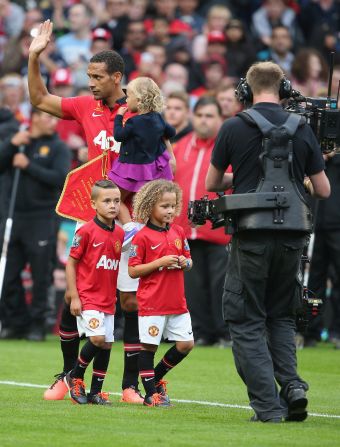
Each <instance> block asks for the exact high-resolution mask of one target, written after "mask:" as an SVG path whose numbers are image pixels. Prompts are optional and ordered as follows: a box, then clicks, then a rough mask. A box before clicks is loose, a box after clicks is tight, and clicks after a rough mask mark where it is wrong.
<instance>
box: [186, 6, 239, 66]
mask: <svg viewBox="0 0 340 447" xmlns="http://www.w3.org/2000/svg"><path fill="white" fill-rule="evenodd" d="M230 19H231V12H230V9H229V8H227V7H226V6H224V5H214V6H212V7H211V8H210V9H209V11H208V14H207V20H206V23H205V24H204V26H203V31H202V33H201V34H199V35H198V36H196V37H194V39H193V42H192V55H193V58H194V59H195V61H197V62H203V60H204V59H205V57H206V53H207V46H208V34H209V33H211V32H212V31H219V32H220V33H224V31H225V28H226V26H227V24H228V23H229V20H230Z"/></svg>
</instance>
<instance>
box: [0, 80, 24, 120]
mask: <svg viewBox="0 0 340 447" xmlns="http://www.w3.org/2000/svg"><path fill="white" fill-rule="evenodd" d="M0 97H1V102H2V105H3V107H7V108H8V109H9V110H10V111H11V112H12V113H13V115H14V116H15V118H16V119H17V120H18V121H19V123H28V122H29V118H30V110H31V106H30V103H29V101H28V99H27V97H26V94H25V84H24V80H23V78H22V77H21V76H20V75H19V74H17V73H9V74H7V75H6V76H4V77H3V78H1V79H0Z"/></svg>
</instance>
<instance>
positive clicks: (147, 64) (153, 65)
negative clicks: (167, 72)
mask: <svg viewBox="0 0 340 447" xmlns="http://www.w3.org/2000/svg"><path fill="white" fill-rule="evenodd" d="M140 76H145V77H149V78H151V79H152V80H154V81H155V82H156V84H158V85H161V84H162V82H163V69H162V66H161V65H159V64H158V63H157V62H156V59H155V56H154V55H153V54H152V53H149V52H147V51H144V52H143V53H142V54H141V56H140V61H139V63H138V65H137V70H134V71H133V72H132V73H130V76H129V79H128V80H129V81H132V80H133V79H136V78H137V77H140Z"/></svg>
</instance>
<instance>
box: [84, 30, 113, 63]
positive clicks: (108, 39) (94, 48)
mask: <svg viewBox="0 0 340 447" xmlns="http://www.w3.org/2000/svg"><path fill="white" fill-rule="evenodd" d="M112 48H113V42H112V34H111V33H110V31H109V30H107V29H105V28H95V29H94V30H92V33H91V48H90V53H91V57H92V56H93V55H94V54H96V53H99V52H100V51H105V50H112Z"/></svg>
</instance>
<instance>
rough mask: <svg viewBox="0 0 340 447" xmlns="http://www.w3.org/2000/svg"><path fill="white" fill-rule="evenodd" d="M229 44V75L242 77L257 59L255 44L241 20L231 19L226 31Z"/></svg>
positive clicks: (227, 43)
mask: <svg viewBox="0 0 340 447" xmlns="http://www.w3.org/2000/svg"><path fill="white" fill-rule="evenodd" d="M225 36H226V45H227V61H228V67H227V75H228V77H229V78H231V79H232V78H234V79H235V78H236V79H238V78H240V77H243V76H244V75H245V74H246V71H247V70H248V68H249V67H250V65H251V64H252V63H253V62H255V60H256V51H255V46H254V44H253V42H252V41H251V39H250V38H249V37H248V33H247V30H246V29H245V26H244V24H243V23H242V22H241V20H238V19H231V20H230V22H229V23H228V25H227V27H226V31H225Z"/></svg>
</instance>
